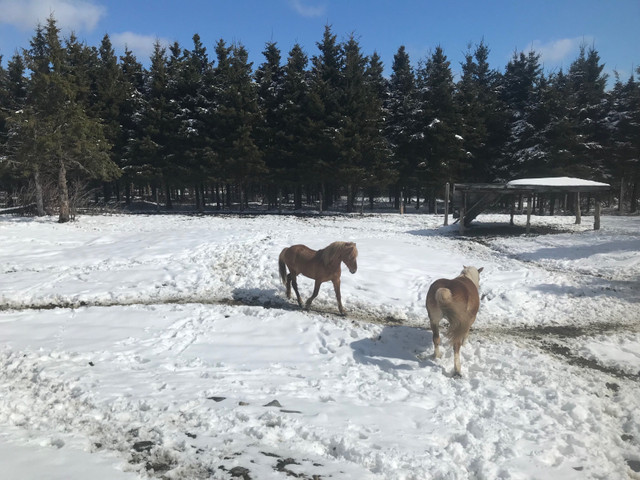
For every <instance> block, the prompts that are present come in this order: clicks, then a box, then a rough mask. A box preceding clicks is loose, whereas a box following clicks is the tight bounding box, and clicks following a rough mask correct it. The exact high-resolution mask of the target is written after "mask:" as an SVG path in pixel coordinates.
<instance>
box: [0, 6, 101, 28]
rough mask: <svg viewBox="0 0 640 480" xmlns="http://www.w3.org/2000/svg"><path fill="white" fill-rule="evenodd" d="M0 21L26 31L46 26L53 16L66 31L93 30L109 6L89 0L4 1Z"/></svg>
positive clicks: (0, 9) (0, 8)
mask: <svg viewBox="0 0 640 480" xmlns="http://www.w3.org/2000/svg"><path fill="white" fill-rule="evenodd" d="M0 12H2V13H1V14H0V24H1V23H6V24H9V25H13V26H15V27H18V28H20V29H23V30H30V29H33V28H35V27H36V26H37V25H38V23H40V24H41V25H44V24H45V23H46V21H47V19H48V18H49V16H50V15H53V17H54V18H55V19H56V23H57V25H58V27H59V28H60V29H62V30H71V31H75V32H79V31H91V30H93V29H94V28H95V27H96V25H97V24H98V22H99V21H100V19H101V18H102V17H104V16H105V15H106V12H107V9H106V8H105V7H104V6H101V5H97V4H95V3H93V2H91V1H85V0H0Z"/></svg>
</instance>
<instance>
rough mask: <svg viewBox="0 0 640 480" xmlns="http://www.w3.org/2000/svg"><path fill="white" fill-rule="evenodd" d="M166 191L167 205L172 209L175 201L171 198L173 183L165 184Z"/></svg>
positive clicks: (168, 208)
mask: <svg viewBox="0 0 640 480" xmlns="http://www.w3.org/2000/svg"><path fill="white" fill-rule="evenodd" d="M164 191H165V196H166V198H165V206H166V207H167V210H172V209H173V201H172V200H171V185H169V183H165V185H164Z"/></svg>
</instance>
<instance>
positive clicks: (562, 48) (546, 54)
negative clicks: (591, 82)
mask: <svg viewBox="0 0 640 480" xmlns="http://www.w3.org/2000/svg"><path fill="white" fill-rule="evenodd" d="M591 41H592V39H591V38H590V37H576V38H561V39H560V40H553V41H551V42H546V43H543V42H541V41H540V40H534V41H533V42H531V45H530V47H529V51H531V50H532V51H534V52H536V53H539V54H540V57H541V60H542V62H543V63H552V64H557V63H562V62H564V61H573V60H574V58H573V56H576V55H577V52H578V51H579V48H580V45H582V44H585V43H587V44H589V43H591Z"/></svg>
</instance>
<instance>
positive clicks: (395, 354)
mask: <svg viewBox="0 0 640 480" xmlns="http://www.w3.org/2000/svg"><path fill="white" fill-rule="evenodd" d="M432 339H433V336H432V333H431V331H428V330H424V329H420V328H414V327H405V326H386V327H384V328H383V329H382V331H381V332H380V335H378V336H377V337H374V338H363V339H361V340H356V341H355V342H353V343H351V348H352V349H353V358H354V359H355V360H356V361H357V362H358V363H361V364H363V365H373V366H376V367H378V368H380V370H383V371H386V372H391V371H394V370H415V369H420V368H424V367H434V366H436V365H437V364H436V363H435V362H434V361H433V358H432V356H431V355H430V354H431V353H433V351H432V345H433V340H432Z"/></svg>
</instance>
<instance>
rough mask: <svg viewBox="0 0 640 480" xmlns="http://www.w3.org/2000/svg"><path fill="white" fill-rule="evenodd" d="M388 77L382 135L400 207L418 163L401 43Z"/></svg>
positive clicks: (415, 113)
mask: <svg viewBox="0 0 640 480" xmlns="http://www.w3.org/2000/svg"><path fill="white" fill-rule="evenodd" d="M391 69H392V72H391V78H390V80H389V96H388V97H387V102H386V105H385V106H384V108H385V111H386V112H387V121H386V125H385V134H386V137H387V139H388V142H389V145H390V148H391V160H392V165H393V168H394V169H395V170H396V171H397V172H398V181H397V183H396V185H395V188H394V191H395V207H396V208H400V201H401V200H402V201H404V199H401V193H402V192H405V193H406V190H407V189H408V188H413V187H416V186H417V183H418V182H417V178H416V167H417V165H418V163H419V140H420V130H419V126H418V120H419V113H420V112H419V106H418V102H417V99H416V79H415V74H414V71H413V68H412V67H411V63H410V60H409V55H408V54H407V52H406V49H405V47H404V46H401V47H400V48H399V49H398V51H397V53H396V54H395V55H394V57H393V65H392V67H391Z"/></svg>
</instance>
